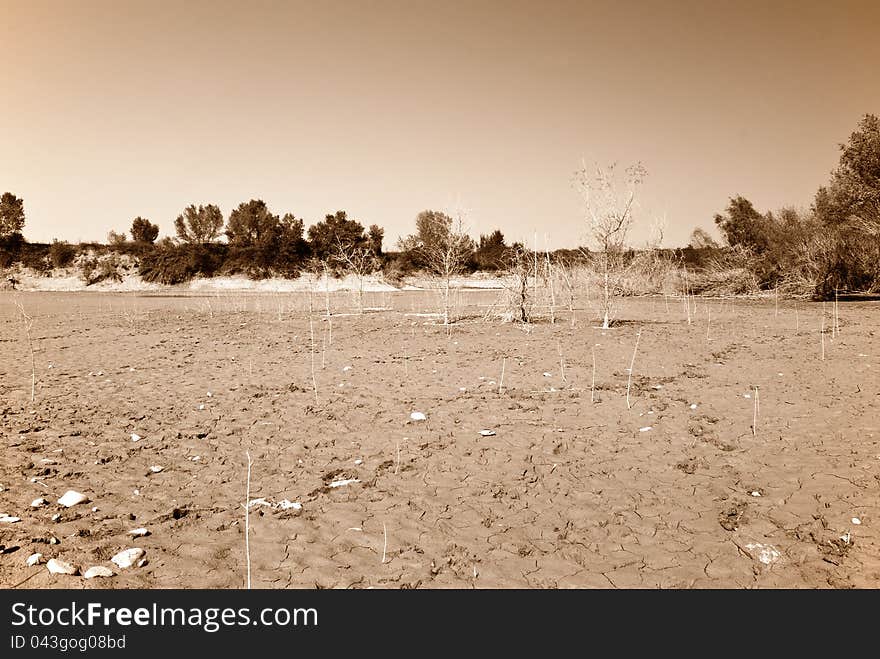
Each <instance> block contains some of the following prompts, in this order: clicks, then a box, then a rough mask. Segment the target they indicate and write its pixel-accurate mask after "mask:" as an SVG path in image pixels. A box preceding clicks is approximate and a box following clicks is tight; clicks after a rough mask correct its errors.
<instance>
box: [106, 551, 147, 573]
mask: <svg viewBox="0 0 880 659" xmlns="http://www.w3.org/2000/svg"><path fill="white" fill-rule="evenodd" d="M145 553H146V552H145V551H144V550H143V549H141V548H140V547H132V548H131V549H123V550H122V551H121V552H119V553H118V554H116V556H114V557H113V558H111V559H110V560H111V561H113V562H114V563H115V564H116V565H117V566H119V568H120V569H123V570H124V569H126V568H130V567H131V566H132V565H134V564H135V563H137V562H138V561H139V560H140V559H141V558H143V555H144V554H145Z"/></svg>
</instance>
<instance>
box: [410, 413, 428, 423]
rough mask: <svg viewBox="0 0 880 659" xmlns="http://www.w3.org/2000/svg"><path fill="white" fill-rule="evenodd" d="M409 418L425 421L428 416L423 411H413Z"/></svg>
mask: <svg viewBox="0 0 880 659" xmlns="http://www.w3.org/2000/svg"><path fill="white" fill-rule="evenodd" d="M409 418H410V419H412V420H413V421H425V420H426V419H427V418H428V417H426V416H425V415H424V414H423V413H422V412H413V413H412V414H410V415H409Z"/></svg>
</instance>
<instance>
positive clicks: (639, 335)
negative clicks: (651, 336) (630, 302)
mask: <svg viewBox="0 0 880 659" xmlns="http://www.w3.org/2000/svg"><path fill="white" fill-rule="evenodd" d="M641 338H642V328H641V327H640V328H639V331H638V332H637V333H636V345H635V348H633V356H632V361H630V363H629V375H628V376H627V379H626V409H628V410H630V409H632V404H631V402H630V398H629V392H630V386H631V385H632V376H633V368H635V365H636V352H638V350H639V339H641Z"/></svg>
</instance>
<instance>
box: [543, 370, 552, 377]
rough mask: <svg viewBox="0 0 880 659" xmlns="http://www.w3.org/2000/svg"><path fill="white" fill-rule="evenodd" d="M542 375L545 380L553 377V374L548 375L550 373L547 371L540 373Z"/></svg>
mask: <svg viewBox="0 0 880 659" xmlns="http://www.w3.org/2000/svg"><path fill="white" fill-rule="evenodd" d="M542 375H543V376H544V377H545V378H552V377H553V374H552V373H550V372H548V371H544V373H542Z"/></svg>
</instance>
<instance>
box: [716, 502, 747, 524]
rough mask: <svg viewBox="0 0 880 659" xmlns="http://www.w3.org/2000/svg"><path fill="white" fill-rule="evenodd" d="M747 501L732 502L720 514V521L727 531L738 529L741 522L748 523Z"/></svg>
mask: <svg viewBox="0 0 880 659" xmlns="http://www.w3.org/2000/svg"><path fill="white" fill-rule="evenodd" d="M747 508H748V504H747V503H732V504H730V505H729V506H727V507H726V508H724V509H723V510H722V511H721V512H720V513H719V514H718V523H719V524H721V528H723V529H724V530H725V531H736V530H737V528H739V526H740V525H741V524H745V523H746V521H747V520H746V516H745V515H746V509H747Z"/></svg>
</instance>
